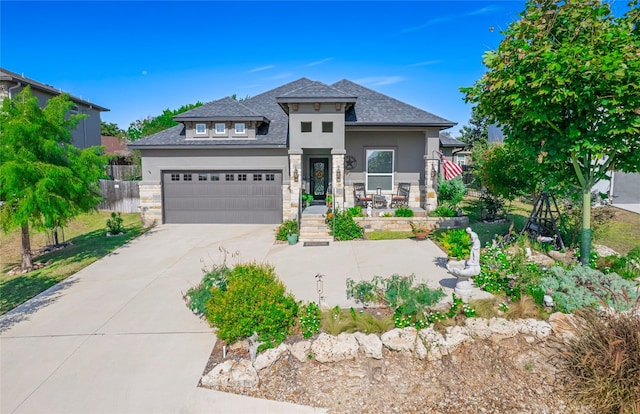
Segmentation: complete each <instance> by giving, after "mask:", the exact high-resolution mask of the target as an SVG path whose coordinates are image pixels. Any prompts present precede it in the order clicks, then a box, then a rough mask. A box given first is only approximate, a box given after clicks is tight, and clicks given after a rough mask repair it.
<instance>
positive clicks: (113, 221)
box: [107, 211, 124, 235]
mask: <svg viewBox="0 0 640 414" xmlns="http://www.w3.org/2000/svg"><path fill="white" fill-rule="evenodd" d="M123 222H124V220H123V218H122V214H120V213H118V214H116V212H115V211H112V212H111V218H110V219H107V229H108V230H109V233H111V234H113V235H116V234H120V233H124V226H123Z"/></svg>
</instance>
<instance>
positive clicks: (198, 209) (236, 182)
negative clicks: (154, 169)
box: [162, 171, 282, 224]
mask: <svg viewBox="0 0 640 414" xmlns="http://www.w3.org/2000/svg"><path fill="white" fill-rule="evenodd" d="M162 194H163V206H164V222H165V223H234V224H236V223H246V224H274V223H280V222H281V221H282V172H281V171H163V173H162Z"/></svg>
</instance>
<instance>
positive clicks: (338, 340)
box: [311, 333, 359, 363]
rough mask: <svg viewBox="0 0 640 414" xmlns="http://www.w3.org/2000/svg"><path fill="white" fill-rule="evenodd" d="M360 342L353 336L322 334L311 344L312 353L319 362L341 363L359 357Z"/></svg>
mask: <svg viewBox="0 0 640 414" xmlns="http://www.w3.org/2000/svg"><path fill="white" fill-rule="evenodd" d="M358 349H359V346H358V341H356V338H354V336H353V335H351V334H346V333H341V334H340V335H338V336H332V335H328V334H326V333H321V334H320V335H319V336H318V338H317V339H316V340H315V341H313V343H312V344H311V353H312V354H313V355H314V357H315V359H316V360H317V361H318V362H323V363H324V362H339V361H345V360H348V359H355V358H356V356H357V355H358Z"/></svg>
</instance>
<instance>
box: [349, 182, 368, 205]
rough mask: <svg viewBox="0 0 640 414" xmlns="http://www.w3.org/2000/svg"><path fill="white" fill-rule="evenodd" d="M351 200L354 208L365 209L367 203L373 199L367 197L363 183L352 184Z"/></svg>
mask: <svg viewBox="0 0 640 414" xmlns="http://www.w3.org/2000/svg"><path fill="white" fill-rule="evenodd" d="M353 200H354V203H355V205H356V206H360V207H363V208H366V207H367V203H370V202H372V201H373V197H371V196H368V195H367V189H366V188H365V185H364V183H354V184H353Z"/></svg>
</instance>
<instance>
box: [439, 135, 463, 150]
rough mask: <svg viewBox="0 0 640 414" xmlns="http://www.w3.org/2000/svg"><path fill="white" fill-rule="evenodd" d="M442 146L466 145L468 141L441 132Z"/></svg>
mask: <svg viewBox="0 0 640 414" xmlns="http://www.w3.org/2000/svg"><path fill="white" fill-rule="evenodd" d="M440 146H442V147H466V146H467V143H466V142H462V141H459V140H457V139H455V138H451V137H448V136H446V135H442V134H440Z"/></svg>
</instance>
